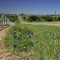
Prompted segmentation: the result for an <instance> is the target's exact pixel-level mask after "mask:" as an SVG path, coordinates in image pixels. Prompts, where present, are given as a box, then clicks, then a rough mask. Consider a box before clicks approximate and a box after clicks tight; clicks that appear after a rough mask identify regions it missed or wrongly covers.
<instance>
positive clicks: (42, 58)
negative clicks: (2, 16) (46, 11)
mask: <svg viewBox="0 0 60 60" xmlns="http://www.w3.org/2000/svg"><path fill="white" fill-rule="evenodd" d="M51 23H52V22H51ZM57 23H59V22H57ZM54 24H55V23H54ZM4 43H5V46H6V48H7V51H9V52H14V53H15V54H16V55H18V56H19V57H23V58H22V59H21V60H27V59H28V60H60V57H59V56H60V27H59V26H57V27H56V26H48V25H41V24H39V25H38V24H35V23H34V24H30V23H29V24H28V23H27V24H26V23H25V24H22V23H21V22H20V21H19V22H18V21H17V22H15V25H14V26H13V27H11V29H10V32H9V33H8V34H7V36H6V38H5V40H4ZM14 53H13V54H14ZM30 53H31V55H29V54H30ZM24 55H25V56H24ZM26 55H29V56H30V57H29V56H26Z"/></svg>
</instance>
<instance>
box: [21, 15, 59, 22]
mask: <svg viewBox="0 0 60 60" xmlns="http://www.w3.org/2000/svg"><path fill="white" fill-rule="evenodd" d="M21 16H22V18H23V19H24V20H25V21H29V22H44V21H47V22H52V21H60V19H59V17H60V15H56V16H55V15H27V14H21Z"/></svg>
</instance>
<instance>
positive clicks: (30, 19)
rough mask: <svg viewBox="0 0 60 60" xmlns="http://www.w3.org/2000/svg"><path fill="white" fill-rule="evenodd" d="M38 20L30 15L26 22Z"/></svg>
mask: <svg viewBox="0 0 60 60" xmlns="http://www.w3.org/2000/svg"><path fill="white" fill-rule="evenodd" d="M37 20H38V17H37V16H35V15H31V16H29V17H28V21H31V22H32V21H37Z"/></svg>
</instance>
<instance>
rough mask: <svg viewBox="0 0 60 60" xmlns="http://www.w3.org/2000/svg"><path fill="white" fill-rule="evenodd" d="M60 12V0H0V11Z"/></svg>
mask: <svg viewBox="0 0 60 60" xmlns="http://www.w3.org/2000/svg"><path fill="white" fill-rule="evenodd" d="M55 10H56V13H57V14H60V0H0V13H9V14H12V13H13V14H21V13H24V14H55Z"/></svg>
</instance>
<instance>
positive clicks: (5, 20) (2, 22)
mask: <svg viewBox="0 0 60 60" xmlns="http://www.w3.org/2000/svg"><path fill="white" fill-rule="evenodd" d="M13 25H14V23H13V22H11V21H10V20H9V19H8V18H7V17H6V16H5V14H1V19H0V28H3V27H6V26H13Z"/></svg>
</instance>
